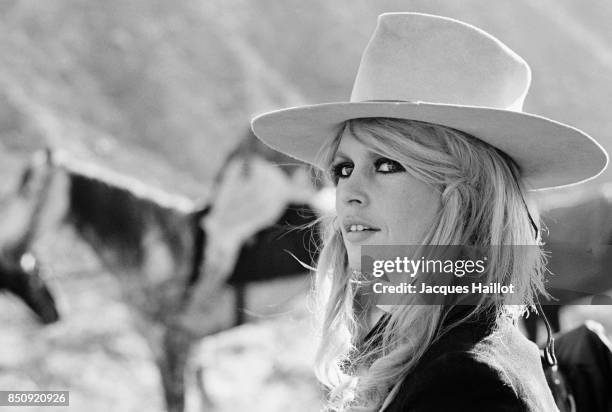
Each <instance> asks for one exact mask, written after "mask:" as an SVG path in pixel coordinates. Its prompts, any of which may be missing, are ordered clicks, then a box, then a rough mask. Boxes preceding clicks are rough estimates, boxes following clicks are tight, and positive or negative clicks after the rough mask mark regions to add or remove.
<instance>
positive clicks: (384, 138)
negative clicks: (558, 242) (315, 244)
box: [313, 118, 546, 411]
mask: <svg viewBox="0 0 612 412" xmlns="http://www.w3.org/2000/svg"><path fill="white" fill-rule="evenodd" d="M347 133H350V134H351V135H352V136H353V137H355V138H356V139H357V140H358V141H360V142H361V143H363V144H364V145H366V146H367V147H369V148H370V149H371V150H372V151H374V152H376V153H378V154H380V155H382V156H385V157H388V158H390V159H393V160H395V161H397V162H399V163H400V164H401V165H402V166H404V168H405V169H406V171H407V172H408V173H410V174H411V175H413V176H414V177H416V178H418V179H420V180H421V181H423V182H425V183H427V184H430V185H431V186H432V187H434V188H435V189H437V190H438V191H439V193H440V199H441V209H440V212H439V214H438V216H437V217H436V219H435V221H434V224H433V225H432V227H431V229H430V230H429V232H428V233H427V234H426V235H425V237H424V239H423V240H422V244H424V245H475V246H484V247H490V246H491V245H535V246H536V247H534V248H531V249H532V250H535V251H536V252H535V253H531V254H529V255H527V256H526V255H525V254H522V253H517V251H516V249H514V248H491V249H490V250H491V252H490V253H491V254H490V255H489V262H488V267H489V268H490V269H489V270H488V271H487V272H486V276H487V277H486V279H483V282H485V281H486V282H499V283H501V284H504V285H509V284H512V285H514V288H515V289H514V290H515V294H514V298H513V301H512V302H509V301H505V300H504V298H503V297H502V298H498V299H492V298H487V297H486V295H484V294H483V296H482V297H480V298H479V300H478V304H477V305H475V306H474V309H473V311H471V313H470V314H469V315H467V316H466V317H464V318H462V319H459V320H458V321H454V322H453V323H452V324H448V325H447V324H443V323H444V319H445V316H446V313H447V311H446V310H444V308H443V307H442V306H440V305H394V306H393V307H392V308H391V309H390V310H389V313H388V314H387V316H388V321H387V322H385V323H384V326H383V327H382V329H381V330H380V332H379V333H377V334H375V336H373V337H372V339H368V340H367V341H365V342H364V341H362V340H363V337H364V336H365V335H366V333H367V332H368V331H367V330H365V329H366V327H365V322H364V316H365V314H366V313H367V309H368V307H369V303H368V302H367V301H365V300H364V294H363V282H362V281H363V279H362V278H361V275H360V273H359V272H356V271H352V270H351V269H350V268H349V267H348V258H347V251H346V248H345V246H344V243H343V239H342V233H341V231H340V226H339V224H338V222H337V217H336V216H335V215H332V216H327V217H324V218H323V219H322V221H323V224H322V231H323V237H322V238H323V244H322V245H321V250H320V255H319V260H318V263H317V267H316V277H315V283H314V293H313V297H314V308H315V309H316V310H317V311H318V320H319V326H320V343H319V347H318V350H317V354H316V359H315V373H316V375H317V378H318V379H319V380H320V382H321V383H322V384H324V385H325V386H326V388H327V389H328V400H327V404H326V409H327V410H329V411H347V410H350V411H376V410H380V408H381V407H382V406H383V404H386V403H388V402H389V401H390V400H391V399H392V398H393V396H394V395H395V393H394V392H395V390H397V388H398V387H399V385H398V383H399V382H401V380H402V379H403V378H404V377H405V376H406V375H407V374H408V373H409V372H410V371H411V370H412V369H413V368H414V367H415V365H416V364H417V363H418V361H419V359H420V358H421V357H422V355H423V354H424V353H425V352H426V350H427V349H428V348H429V347H430V346H431V345H432V344H433V343H434V342H435V341H436V339H438V338H439V337H440V336H442V335H443V334H444V333H447V332H448V331H449V330H450V329H451V328H453V327H456V326H458V325H459V324H461V323H463V322H465V321H466V320H467V319H468V318H469V317H470V316H473V315H477V314H479V313H486V314H487V316H492V318H493V319H495V322H494V323H495V324H494V325H493V326H494V329H493V330H494V332H495V330H498V329H499V328H500V327H501V325H502V324H505V323H506V322H509V323H511V324H513V325H516V323H517V321H518V318H519V316H520V315H521V314H522V313H523V312H524V311H525V310H526V308H528V307H533V305H534V299H535V297H536V294H538V293H541V294H544V295H545V294H546V292H545V290H544V285H543V275H544V271H545V263H546V259H545V255H544V254H543V252H542V250H541V248H540V247H539V246H538V245H539V239H538V236H537V229H536V231H535V232H536V233H534V226H535V228H537V227H538V226H539V216H538V214H537V211H536V210H533V209H532V210H530V209H528V207H527V204H526V201H525V196H526V188H525V186H524V182H523V181H522V179H521V178H520V175H521V174H520V170H519V168H518V166H517V165H516V163H515V162H514V161H513V160H512V159H511V158H510V157H509V156H508V155H506V154H505V153H503V152H501V151H500V150H498V149H496V148H495V147H493V146H491V145H489V144H487V143H485V142H483V141H481V140H479V139H476V138H474V137H472V136H470V135H468V134H466V133H463V132H460V131H457V130H454V129H450V128H447V127H443V126H439V125H435V124H429V123H424V122H418V121H411V120H403V119H390V118H362V119H353V120H349V121H347V122H345V123H344V124H343V126H342V127H341V128H340V129H339V132H338V134H337V136H336V137H335V139H332V140H330V141H329V142H328V144H327V145H326V146H325V147H323V148H322V149H321V151H320V154H319V159H320V160H321V161H322V162H323V163H319V164H325V165H328V166H331V162H332V160H333V158H334V155H335V152H336V150H337V149H338V146H339V144H340V140H341V138H342V136H343V135H345V134H347ZM324 177H325V178H326V179H331V176H330V175H326V176H324ZM332 183H333V181H332ZM530 211H531V213H530ZM516 296H519V298H520V299H519V300H518V301H517V299H516ZM375 340H377V343H376V342H375ZM394 388H395V390H394Z"/></svg>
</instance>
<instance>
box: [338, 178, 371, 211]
mask: <svg viewBox="0 0 612 412" xmlns="http://www.w3.org/2000/svg"><path fill="white" fill-rule="evenodd" d="M368 203H369V195H368V192H367V187H366V182H365V181H364V179H363V178H362V177H360V176H359V175H357V173H355V172H353V173H352V174H351V175H350V176H349V177H348V178H347V179H344V180H343V181H342V182H341V183H340V184H339V185H338V187H337V188H336V205H342V206H351V205H353V206H366V205H367V204H368Z"/></svg>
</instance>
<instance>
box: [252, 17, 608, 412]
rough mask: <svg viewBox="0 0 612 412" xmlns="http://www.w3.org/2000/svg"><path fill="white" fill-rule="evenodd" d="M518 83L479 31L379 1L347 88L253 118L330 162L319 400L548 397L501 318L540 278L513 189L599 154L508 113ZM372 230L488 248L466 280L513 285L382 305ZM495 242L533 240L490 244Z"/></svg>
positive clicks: (301, 150)
mask: <svg viewBox="0 0 612 412" xmlns="http://www.w3.org/2000/svg"><path fill="white" fill-rule="evenodd" d="M529 83H530V70H529V67H528V66H527V64H526V63H525V62H524V60H523V59H521V58H520V57H519V56H518V55H516V54H515V53H514V52H512V51H511V50H510V49H509V48H508V47H507V46H505V45H504V44H502V43H501V42H500V41H499V40H497V39H495V38H494V37H492V36H490V35H489V34H487V33H485V32H483V31H482V30H480V29H477V28H475V27H473V26H470V25H468V24H465V23H462V22H459V21H456V20H453V19H448V18H444V17H439V16H431V15H424V14H417V13H389V14H383V15H381V16H380V17H379V21H378V26H377V27H376V30H375V32H374V35H373V36H372V39H371V40H370V43H369V44H368V47H367V48H366V50H365V52H364V54H363V57H362V60H361V64H360V67H359V71H358V73H357V78H356V80H355V84H354V87H353V93H352V95H351V99H350V101H349V102H341V103H327V104H319V105H312V106H304V107H297V108H290V109H285V110H280V111H275V112H271V113H266V114H263V115H260V116H258V117H257V118H255V119H254V120H253V122H252V126H253V130H254V132H255V134H256V135H257V136H258V137H259V138H260V139H262V140H263V141H264V142H265V143H267V144H268V145H270V146H271V147H273V148H275V149H277V150H279V151H281V152H283V153H286V154H289V155H291V156H293V157H295V158H297V159H300V160H304V161H306V162H308V163H310V164H312V165H314V166H316V167H318V168H319V169H321V170H328V171H330V177H331V178H332V180H333V183H334V184H335V185H336V215H335V216H334V218H333V219H332V222H331V223H330V224H329V226H328V228H327V231H326V234H325V239H324V244H323V248H322V250H321V254H320V257H319V261H318V266H317V281H316V288H317V292H319V293H318V295H319V296H321V297H322V302H321V306H320V307H321V309H322V313H323V316H322V328H323V329H322V338H321V344H320V347H319V351H318V354H317V360H316V362H317V375H318V377H319V379H320V380H321V381H322V382H323V383H324V384H325V385H326V386H327V387H328V388H329V389H330V396H329V401H328V407H329V409H331V410H355V411H358V410H359V411H361V410H363V411H377V410H385V411H403V410H410V411H449V410H453V411H468V410H469V411H481V410H482V411H554V410H557V408H556V406H555V404H554V400H553V398H552V396H551V393H550V390H549V389H548V387H547V384H546V381H545V378H544V375H543V371H542V367H541V365H540V358H539V354H538V350H537V347H536V346H535V345H533V344H532V343H530V342H529V341H527V340H526V339H525V338H524V337H523V336H522V335H521V334H520V333H519V331H518V329H517V320H518V318H519V316H520V315H521V314H522V313H523V312H524V310H525V308H527V307H529V306H531V305H533V303H534V296H535V294H536V293H543V292H544V288H543V279H542V274H543V270H544V263H543V258H542V252H541V251H540V249H539V246H538V244H539V236H538V232H539V231H538V216H537V214H536V213H535V211H534V210H531V211H530V210H529V208H528V207H527V202H526V200H525V196H526V195H527V190H528V189H532V190H534V189H543V188H551V187H558V186H562V185H568V184H575V183H578V182H582V181H585V180H588V179H591V178H593V177H595V176H596V175H598V174H599V173H601V171H603V169H604V168H605V166H606V165H607V161H608V158H607V154H606V152H605V151H604V150H603V149H602V148H601V146H600V145H599V144H597V143H596V142H595V141H594V140H593V139H592V138H590V137H589V136H587V135H586V134H584V133H583V132H581V131H579V130H576V129H574V128H571V127H569V126H566V125H563V124H560V123H557V122H554V121H552V120H549V119H545V118H542V117H538V116H534V115H531V114H527V113H523V112H522V103H523V100H524V98H525V95H526V93H527V90H528V88H529ZM386 244H387V245H388V244H406V245H410V244H412V245H419V244H420V245H466V246H468V245H474V246H477V247H482V248H489V249H490V253H491V254H490V260H489V262H488V270H487V271H486V272H485V273H484V274H483V279H482V280H483V281H486V282H497V283H499V284H500V285H504V286H509V285H512V286H513V287H514V289H515V293H514V294H512V296H511V295H510V294H478V295H477V296H472V297H473V298H474V299H472V304H471V305H469V306H463V305H458V304H454V303H451V304H445V305H438V304H436V305H432V304H429V305H427V304H418V305H417V304H411V303H414V300H411V299H414V298H413V297H412V296H410V295H406V296H402V297H401V299H403V301H401V300H400V301H399V302H398V303H400V304H396V305H383V303H386V302H383V301H382V300H381V297H380V295H376V294H373V293H371V292H372V289H369V286H368V285H371V283H372V278H371V277H368V276H367V274H363V273H362V272H361V269H362V268H361V254H360V250H361V246H364V245H386ZM500 245H502V246H513V245H532V249H531V250H533V249H535V250H536V251H537V252H536V253H531V254H526V255H525V254H521V253H518V252H517V249H516V248H514V247H495V248H492V247H491V246H500ZM416 279H418V277H417V278H415V281H416ZM455 303H456V302H455ZM383 314H384V316H383ZM373 325H374V326H373Z"/></svg>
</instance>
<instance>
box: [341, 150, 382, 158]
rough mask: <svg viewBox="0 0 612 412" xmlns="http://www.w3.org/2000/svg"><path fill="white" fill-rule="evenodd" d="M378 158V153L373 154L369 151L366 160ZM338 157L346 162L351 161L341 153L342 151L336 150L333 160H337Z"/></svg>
mask: <svg viewBox="0 0 612 412" xmlns="http://www.w3.org/2000/svg"><path fill="white" fill-rule="evenodd" d="M378 156H381V155H380V154H378V153H376V152H373V151H371V150H368V158H370V159H373V158H375V157H378ZM339 157H340V158H344V159H347V160H352V159H351V157H350V156H349V155H347V154H346V153H344V152H343V151H341V150H338V151H337V152H336V154H335V155H334V160H335V159H337V158H339Z"/></svg>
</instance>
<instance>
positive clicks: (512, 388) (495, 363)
mask: <svg viewBox="0 0 612 412" xmlns="http://www.w3.org/2000/svg"><path fill="white" fill-rule="evenodd" d="M512 328H513V329H514V330H512V329H505V328H504V329H503V330H500V331H498V332H496V333H493V334H491V335H489V336H486V337H484V338H483V339H480V340H478V341H476V342H473V343H467V344H466V342H465V340H463V339H461V337H462V335H461V334H460V333H455V334H452V333H451V334H449V336H447V338H446V339H443V340H441V341H440V342H438V343H437V344H434V345H433V346H432V348H431V350H429V351H428V352H426V354H425V355H424V357H423V358H422V361H421V362H419V364H418V365H417V366H416V368H415V369H414V370H413V371H412V373H410V374H409V375H408V376H407V377H406V379H405V380H404V381H403V382H402V383H401V385H400V387H399V391H398V393H397V394H396V396H395V398H396V399H394V401H393V402H392V403H391V405H390V407H389V408H388V409H386V411H389V412H392V411H402V410H411V411H413V410H414V411H428V412H433V411H447V410H453V411H491V410H495V411H502V412H505V411H555V410H556V407H555V406H554V400H553V399H552V395H551V394H550V390H549V389H548V386H547V384H546V381H545V378H544V374H543V371H542V367H541V363H540V358H539V352H538V349H537V347H536V346H535V345H534V344H531V342H529V341H528V340H527V339H525V338H523V339H521V337H522V335H521V334H520V332H519V331H518V330H516V328H514V327H512ZM517 334H518V335H517ZM532 345H533V346H532Z"/></svg>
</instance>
